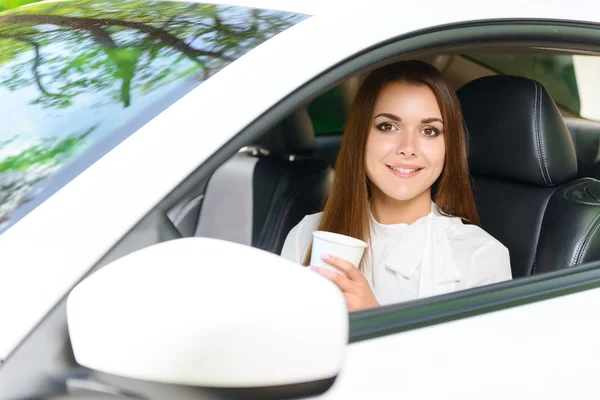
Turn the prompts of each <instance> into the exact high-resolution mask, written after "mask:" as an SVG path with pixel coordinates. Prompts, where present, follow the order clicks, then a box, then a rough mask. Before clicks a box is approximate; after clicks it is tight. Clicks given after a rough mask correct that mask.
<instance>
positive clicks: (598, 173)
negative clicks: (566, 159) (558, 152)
mask: <svg viewBox="0 0 600 400" xmlns="http://www.w3.org/2000/svg"><path fill="white" fill-rule="evenodd" d="M564 120H565V124H566V125H567V128H569V132H570V134H571V138H572V139H573V144H574V145H575V152H576V153H577V167H578V169H579V171H578V173H577V177H578V178H583V177H591V178H596V179H600V122H594V121H588V120H584V119H579V118H565V119H564Z"/></svg>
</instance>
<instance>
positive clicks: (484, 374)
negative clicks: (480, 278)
mask: <svg viewBox="0 0 600 400" xmlns="http://www.w3.org/2000/svg"><path fill="white" fill-rule="evenodd" d="M599 306H600V289H593V290H587V291H583V292H579V293H575V294H570V295H568V296H563V297H556V298H552V299H549V300H545V301H541V302H536V303H531V304H527V305H523V306H519V307H515V308H509V309H505V310H501V311H496V312H492V313H487V314H483V315H480V316H476V317H471V318H467V319H462V320H457V321H452V322H447V323H444V324H440V325H435V326H430V327H426V328H421V329H417V330H411V331H407V332H403V333H398V334H394V335H389V336H384V337H380V338H376V339H370V340H365V341H361V342H358V343H354V344H352V345H351V346H349V347H348V350H347V354H346V360H345V363H344V368H343V370H342V371H341V373H340V374H339V375H338V377H337V379H336V382H335V383H334V385H333V386H332V388H331V389H330V390H329V391H327V392H326V393H325V394H323V395H322V396H317V397H315V398H319V399H350V398H354V399H363V398H373V399H396V398H398V397H399V396H400V395H402V397H405V398H410V399H439V398H450V399H454V398H460V399H463V400H469V399H473V400H475V399H482V398H485V399H508V398H510V399H537V398H544V399H564V398H577V399H591V398H596V397H597V390H598V389H597V384H596V380H597V373H596V368H594V366H595V365H596V364H597V360H598V359H599V357H600V348H598V346H596V345H595V343H596V341H597V340H598V339H597V338H598V333H599V332H600V319H599V318H596V314H597V309H598V307H599ZM575 310H576V311H575Z"/></svg>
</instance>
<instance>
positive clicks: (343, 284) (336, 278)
mask: <svg viewBox="0 0 600 400" xmlns="http://www.w3.org/2000/svg"><path fill="white" fill-rule="evenodd" d="M310 269H312V270H313V271H315V272H317V273H318V274H319V275H323V276H324V277H325V278H327V279H329V280H330V281H331V282H333V283H335V284H336V285H337V286H338V287H339V288H340V289H341V290H342V291H343V292H347V291H349V290H351V289H352V281H350V279H348V278H346V277H345V276H344V275H342V274H340V273H337V272H335V271H331V270H329V269H327V268H321V267H310Z"/></svg>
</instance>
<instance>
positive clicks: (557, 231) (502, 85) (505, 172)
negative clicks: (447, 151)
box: [457, 76, 600, 278]
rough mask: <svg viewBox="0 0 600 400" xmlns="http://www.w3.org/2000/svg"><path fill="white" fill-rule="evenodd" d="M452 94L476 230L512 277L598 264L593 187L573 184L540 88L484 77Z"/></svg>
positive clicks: (566, 140) (599, 214)
mask: <svg viewBox="0 0 600 400" xmlns="http://www.w3.org/2000/svg"><path fill="white" fill-rule="evenodd" d="M457 94H458V97H459V99H460V101H461V103H462V107H463V112H464V116H465V120H466V124H467V128H468V131H469V133H470V136H471V172H472V176H473V180H474V192H475V198H476V201H477V205H478V207H479V211H480V214H481V221H482V227H483V228H484V229H485V230H486V231H488V232H489V233H490V234H491V235H493V236H494V237H496V238H497V239H498V240H500V241H501V242H502V243H503V244H504V245H505V246H507V247H508V249H509V251H510V255H511V264H512V272H513V277H515V278H517V277H522V276H527V275H530V274H535V273H540V272H547V271H553V270H556V269H561V268H567V267H571V266H575V265H578V264H581V263H583V262H587V261H591V260H597V259H600V232H599V230H598V227H599V226H600V201H599V200H600V183H599V182H598V181H597V180H595V179H589V178H585V179H575V178H576V175H577V160H576V155H575V149H574V146H573V143H572V141H571V137H570V135H569V131H568V130H567V127H566V126H565V123H564V121H563V118H562V117H561V115H560V112H559V110H558V108H557V107H556V105H555V104H554V102H553V100H552V99H551V97H550V96H549V94H548V93H547V92H546V90H545V89H544V87H543V86H542V85H541V84H540V83H538V82H535V81H532V80H530V79H526V78H521V77H515V76H490V77H484V78H480V79H477V80H474V81H472V82H469V83H468V84H466V85H465V86H463V87H462V88H460V89H459V90H458V92H457ZM590 191H591V192H590ZM594 196H596V197H594Z"/></svg>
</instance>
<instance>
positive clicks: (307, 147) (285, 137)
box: [252, 109, 316, 155]
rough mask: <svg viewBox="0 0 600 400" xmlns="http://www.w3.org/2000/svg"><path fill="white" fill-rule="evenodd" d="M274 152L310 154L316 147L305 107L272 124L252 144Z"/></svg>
mask: <svg viewBox="0 0 600 400" xmlns="http://www.w3.org/2000/svg"><path fill="white" fill-rule="evenodd" d="M252 147H257V148H260V149H264V150H267V151H269V152H270V153H276V154H297V155H310V154H312V153H314V151H315V149H316V142H315V132H314V130H313V126H312V122H311V120H310V117H309V116H308V112H307V111H306V109H300V110H298V111H296V112H294V113H292V114H290V115H288V116H287V117H285V118H284V119H283V120H281V121H279V122H278V123H277V124H276V125H275V126H273V127H272V128H271V129H270V130H269V131H268V132H267V133H265V135H263V136H262V137H261V138H260V139H258V141H256V142H255V143H253V144H252Z"/></svg>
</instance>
